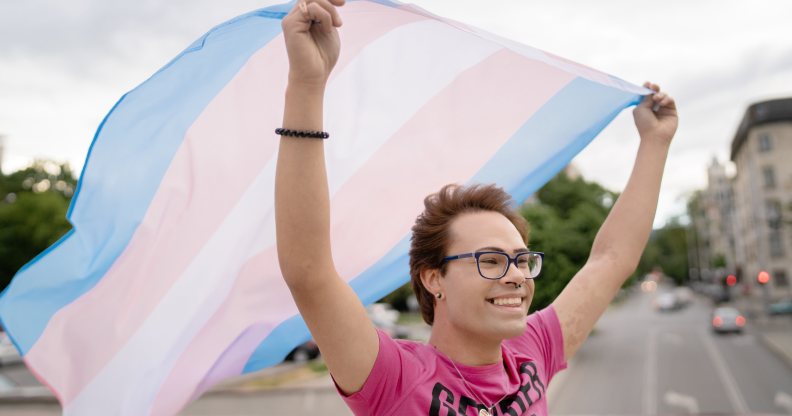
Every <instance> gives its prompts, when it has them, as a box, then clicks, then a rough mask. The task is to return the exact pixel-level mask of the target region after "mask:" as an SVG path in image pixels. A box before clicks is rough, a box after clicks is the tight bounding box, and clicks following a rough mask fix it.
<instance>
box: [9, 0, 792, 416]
mask: <svg viewBox="0 0 792 416" xmlns="http://www.w3.org/2000/svg"><path fill="white" fill-rule="evenodd" d="M274 3H275V2H272V1H263V2H254V1H247V0H239V1H233V2H226V3H224V4H222V5H220V4H215V2H210V1H207V0H197V1H192V2H189V3H188V2H186V1H172V2H168V3H167V4H160V3H158V2H154V1H143V2H137V3H131V2H99V1H96V0H79V1H75V2H69V3H61V2H54V1H43V0H42V1H35V2H15V3H13V4H3V5H2V6H0V10H2V12H0V35H1V36H2V38H3V39H8V40H9V41H7V42H2V43H0V62H2V65H0V288H4V287H5V286H6V285H7V284H8V282H9V281H10V280H11V278H12V277H13V275H14V274H15V273H16V271H17V270H18V269H19V268H20V267H22V266H23V265H24V264H25V263H27V262H28V261H30V260H31V259H33V258H34V257H35V256H36V255H38V254H39V253H40V252H42V251H43V250H45V249H46V248H47V247H48V246H49V245H51V244H52V243H54V242H55V241H57V239H58V238H60V237H61V236H62V235H63V234H65V233H66V232H67V231H68V230H69V228H70V225H69V223H68V221H67V220H66V219H65V215H66V212H67V209H68V206H69V203H70V201H71V198H72V196H73V195H74V193H75V190H76V188H77V179H78V176H79V174H78V172H79V171H80V170H81V169H82V165H83V162H84V159H85V155H86V154H87V150H88V147H89V145H90V143H91V139H92V137H93V133H94V131H95V129H96V127H97V126H98V125H99V123H100V122H101V120H102V118H103V117H104V115H105V114H106V113H107V111H109V110H110V108H111V107H112V105H113V104H114V103H115V101H116V100H117V99H118V98H119V97H120V96H121V95H122V94H123V93H124V92H126V91H128V90H130V89H132V88H134V86H135V85H137V84H139V83H140V82H142V81H144V80H145V79H146V78H147V77H148V76H149V75H150V74H151V73H153V72H154V71H156V70H157V69H158V68H159V67H160V66H162V65H163V64H165V63H166V62H167V61H169V60H170V58H172V57H173V56H175V55H176V54H178V53H179V52H180V50H181V49H182V48H184V47H185V46H186V45H188V44H189V43H190V42H191V41H192V40H193V39H195V38H197V37H199V36H200V35H202V34H203V33H204V32H206V31H207V30H208V29H209V28H210V27H212V26H214V25H216V24H219V23H221V22H222V21H224V20H226V19H228V18H231V17H233V16H236V15H238V14H241V13H244V12H247V11H249V10H252V9H256V8H260V7H265V6H268V5H270V4H274ZM415 3H416V4H418V5H420V6H422V7H424V8H427V9H428V10H430V11H432V12H434V13H437V14H441V15H443V16H448V17H450V18H453V19H457V20H460V21H464V22H466V23H469V24H471V25H474V26H478V27H481V28H483V29H485V30H488V31H491V32H495V33H497V34H500V35H502V36H505V37H508V38H511V39H515V40H517V41H520V42H523V43H526V44H529V45H532V46H535V47H538V48H540V49H544V50H547V51H550V52H552V53H554V54H557V55H561V56H564V57H566V58H569V59H572V60H574V61H577V62H581V63H583V64H586V65H589V66H592V67H595V68H597V69H600V70H603V71H605V72H608V73H611V74H613V75H616V76H619V77H621V78H624V79H625V80H627V81H630V82H634V83H641V82H643V81H645V80H647V79H648V80H652V81H653V82H656V83H659V84H661V85H662V86H663V88H664V89H665V90H667V91H669V92H670V93H671V94H672V95H674V96H675V97H676V98H677V102H678V105H679V108H680V129H679V132H678V134H677V137H676V139H675V142H674V145H673V146H672V151H671V156H670V158H669V164H668V168H667V171H666V176H665V178H664V185H663V191H662V194H661V200H660V207H659V208H658V214H657V217H656V221H655V229H654V231H653V233H652V237H651V240H650V242H649V245H648V246H647V249H646V251H645V253H644V256H643V258H642V260H641V263H640V266H639V267H638V270H637V271H636V273H635V274H634V275H633V277H632V278H631V279H630V280H629V281H628V282H627V283H626V284H625V287H624V288H623V290H622V292H621V293H620V295H619V297H618V298H617V300H616V301H615V302H614V304H613V305H612V306H611V308H609V310H608V311H607V312H606V314H605V316H604V317H603V318H602V320H601V321H600V322H599V323H598V325H597V327H596V329H595V331H594V333H593V334H592V336H591V337H590V339H589V340H588V341H587V342H586V344H585V345H584V347H583V348H582V349H581V350H580V352H579V354H578V355H577V356H576V357H575V358H574V359H573V360H572V362H570V363H569V368H568V369H567V370H565V371H564V372H562V373H560V374H559V375H558V376H557V377H556V378H555V379H554V380H553V383H552V384H551V385H550V390H549V392H548V397H549V401H550V409H551V413H552V414H559V415H577V414H602V415H606V414H607V415H614V414H624V415H629V414H643V415H653V414H781V415H789V414H792V287H790V284H789V280H790V277H792V163H790V162H789V161H790V160H792V37H790V36H789V29H788V26H789V16H792V4H788V3H785V2H780V1H757V2H751V3H747V2H737V1H699V2H695V3H690V2H676V1H671V2H665V3H664V4H661V5H653V6H652V7H651V8H649V7H647V6H644V7H637V6H636V5H635V4H634V2H628V1H626V0H624V1H612V2H607V3H605V4H603V3H597V4H589V3H587V2H583V1H570V2H563V4H541V5H538V4H535V3H529V2H519V1H505V0H503V1H494V0H493V1H490V2H487V3H481V2H473V1H468V0H455V1H453V2H451V1H443V0H425V1H416V2H415ZM43 10H45V11H46V12H42V11H43ZM342 34H343V32H342ZM637 145H638V139H637V135H636V134H635V132H634V127H633V126H632V117H630V114H629V113H625V114H622V115H621V116H619V117H618V118H617V119H616V120H615V121H614V122H613V123H612V124H611V125H610V126H609V127H608V128H607V129H606V130H605V131H604V132H603V133H602V134H601V135H600V137H598V138H597V139H596V140H595V141H594V143H592V145H590V146H589V147H588V148H587V149H585V150H584V151H583V152H582V153H581V154H580V155H579V156H578V157H577V158H576V159H575V160H574V161H573V162H572V164H571V165H569V166H568V167H567V168H566V169H565V170H564V171H563V172H562V173H560V174H559V175H558V176H557V177H555V178H554V179H553V180H552V181H550V182H549V183H548V184H547V185H546V186H544V187H543V188H542V189H541V190H540V191H538V192H537V193H536V194H535V195H534V196H532V197H531V198H530V199H529V200H528V201H526V202H525V204H524V205H523V206H522V207H521V212H522V213H523V215H524V216H525V217H526V219H528V221H529V222H530V224H531V247H532V248H536V249H539V250H541V251H544V252H546V253H548V254H550V255H548V256H547V257H546V262H545V266H544V269H543V274H542V278H541V280H539V281H537V292H536V294H535V297H534V300H533V304H532V310H536V309H538V308H542V307H545V306H547V305H548V304H549V303H550V302H552V300H553V299H554V298H555V297H556V296H557V294H558V293H559V292H560V291H561V289H563V287H564V286H565V285H566V283H567V282H568V281H569V279H570V278H571V277H572V276H573V275H574V273H575V272H576V271H577V270H579V268H580V267H581V266H582V265H583V263H584V262H585V260H586V258H587V257H588V253H589V249H590V247H591V243H592V241H593V238H594V235H595V234H596V231H597V229H598V228H599V226H600V225H601V223H602V221H603V220H604V218H605V216H606V215H607V213H608V211H609V209H610V207H611V205H612V204H613V202H614V201H615V200H616V198H618V194H619V190H620V189H621V188H622V187H623V186H624V183H625V181H626V178H627V176H628V175H629V171H630V169H631V164H632V160H633V156H634V153H635V150H636V149H637ZM369 315H370V317H371V318H372V320H373V321H374V322H375V323H376V324H377V325H378V326H380V327H382V328H385V329H386V330H387V331H389V332H390V333H391V334H392V335H393V336H395V337H400V338H410V339H418V340H425V339H427V338H428V333H429V328H428V327H427V326H426V325H424V324H423V323H422V321H421V319H420V316H419V314H418V313H417V312H416V302H415V300H414V298H413V296H412V292H411V290H410V288H409V286H408V285H406V286H404V287H402V288H400V289H399V290H397V291H396V292H394V293H392V294H391V295H389V296H387V297H386V298H384V299H382V300H381V301H380V302H379V303H377V304H375V305H372V306H370V307H369ZM319 410H321V411H322V412H323V413H324V414H338V415H347V414H351V413H349V411H348V410H346V408H345V406H344V405H343V403H342V402H341V400H340V399H339V398H338V397H337V393H336V392H335V390H334V388H333V386H332V382H331V381H330V379H329V376H328V375H327V372H326V369H325V367H324V365H323V364H322V359H321V355H320V354H319V351H318V350H317V349H316V346H315V345H314V344H312V343H311V342H308V343H306V344H304V345H301V346H300V347H298V348H297V349H295V350H294V351H293V352H292V353H291V354H290V355H289V357H287V361H286V362H284V363H283V364H282V365H279V366H276V367H274V368H270V369H267V370H264V371H262V372H260V373H255V374H252V375H248V376H246V377H244V378H241V379H234V380H230V381H229V382H227V383H224V384H223V385H221V386H219V387H218V388H216V389H215V390H213V391H212V392H210V393H209V394H207V395H206V396H205V397H203V398H202V399H200V400H199V401H197V402H196V403H194V404H193V405H192V406H191V407H189V408H188V409H186V410H185V411H184V412H183V414H185V415H247V414H270V413H280V414H305V413H308V412H313V411H319ZM59 413H60V411H59V408H58V406H57V402H56V401H55V399H54V398H53V397H52V396H51V395H50V394H49V392H48V390H47V389H46V388H45V387H43V386H41V385H40V384H39V383H38V382H37V381H36V379H35V377H34V376H33V375H32V374H30V373H29V372H28V371H27V370H26V369H25V367H24V365H22V364H21V360H20V358H19V356H18V354H17V353H16V351H15V349H14V348H13V346H12V345H11V344H10V342H9V340H8V339H7V337H6V336H5V334H1V333H0V415H6V414H8V415H54V414H59Z"/></svg>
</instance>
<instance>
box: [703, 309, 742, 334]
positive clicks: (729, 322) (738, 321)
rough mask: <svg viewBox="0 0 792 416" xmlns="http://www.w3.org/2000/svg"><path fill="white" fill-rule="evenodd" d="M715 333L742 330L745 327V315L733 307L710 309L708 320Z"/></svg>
mask: <svg viewBox="0 0 792 416" xmlns="http://www.w3.org/2000/svg"><path fill="white" fill-rule="evenodd" d="M710 325H711V326H712V330H713V331H714V332H716V333H719V334H720V333H726V332H742V331H743V328H745V317H744V316H743V315H742V314H741V313H740V311H738V310H737V309H735V308H732V307H721V308H715V310H714V311H712V320H711V322H710Z"/></svg>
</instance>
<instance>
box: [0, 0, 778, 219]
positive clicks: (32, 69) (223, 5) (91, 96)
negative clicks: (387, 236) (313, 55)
mask: <svg viewBox="0 0 792 416" xmlns="http://www.w3.org/2000/svg"><path fill="white" fill-rule="evenodd" d="M276 3H279V2H278V1H252V0H229V1H223V2H219V1H210V0H190V1H185V0H169V1H167V2H166V1H157V0H137V1H134V2H133V1H129V0H126V1H125V0H111V1H108V0H101V1H100V0H71V1H68V2H63V1H54V0H31V1H24V2H22V1H17V2H10V1H5V2H2V3H0V39H3V42H0V135H2V136H5V138H4V142H5V154H4V159H3V171H4V172H5V173H10V172H12V171H14V170H16V169H18V168H21V167H24V166H25V165H27V164H28V163H30V162H31V161H32V160H33V159H35V158H47V159H54V160H56V161H63V162H68V163H69V164H70V165H71V166H72V167H73V168H74V169H76V170H77V171H79V170H81V169H82V166H83V163H84V160H85V156H86V154H87V152H88V147H89V146H90V144H91V141H92V139H93V136H94V133H95V131H96V128H97V127H98V125H99V123H100V122H101V120H102V119H103V118H104V116H105V115H106V114H107V112H108V111H109V110H110V109H111V108H112V106H113V104H115V102H116V101H117V100H118V99H119V98H120V97H121V96H122V95H123V94H124V93H125V92H127V91H129V90H131V89H133V88H134V87H135V86H137V85H138V84H140V83H141V82H143V81H144V80H146V79H147V78H148V77H149V76H150V75H151V74H153V73H154V72H155V71H156V70H157V69H159V68H160V67H161V66H163V65H164V64H165V63H167V62H168V61H169V60H170V59H171V58H173V57H174V56H176V55H177V54H178V53H179V52H180V51H181V50H182V49H184V48H185V47H186V46H187V45H189V44H190V43H191V42H192V41H193V40H195V39H196V38H198V37H200V36H201V35H202V34H204V33H205V32H206V31H208V30H209V29H210V28H211V27H213V26H215V25H217V24H219V23H222V22H223V21H225V20H228V19H230V18H232V17H235V16H237V15H240V14H242V13H245V12H248V11H251V10H254V9H257V8H262V7H266V6H269V5H272V4H276ZM412 3H415V4H417V5H419V6H421V7H423V8H425V9H427V10H429V11H431V12H433V13H436V14H439V15H442V16H445V17H449V18H452V19H455V20H459V21H462V22H465V23H467V24H470V25H473V26H477V27H479V28H482V29H484V30H487V31H490V32H493V33H496V34H498V35H501V36H504V37H507V38H510V39H513V40H516V41H519V42H522V43H525V44H528V45H531V46H533V47H536V48H539V49H543V50H546V51H548V52H551V53H554V54H556V55H560V56H563V57H565V58H568V59H571V60H574V61H577V62H580V63H582V64H585V65H588V66H591V67H594V68H596V69H599V70H601V71H604V72H607V73H609V74H612V75H615V76H617V77H620V78H622V79H624V80H626V81H629V82H633V83H636V84H640V83H642V82H644V81H646V80H651V81H652V82H655V83H657V84H660V85H661V87H662V88H663V90H665V91H667V92H669V93H670V94H671V95H672V96H673V97H674V98H675V99H676V101H677V105H678V108H679V113H680V126H679V130H678V131H677V135H676V137H675V139H674V142H673V145H672V147H671V153H670V156H669V159H668V164H667V168H666V173H665V176H664V179H663V188H662V192H661V197H660V203H659V207H658V213H657V217H656V221H655V226H662V225H663V224H664V223H665V222H666V221H667V220H669V219H670V218H672V217H674V216H678V215H680V214H683V213H684V209H685V208H684V207H685V200H686V198H687V197H688V196H689V195H690V194H691V193H692V192H693V191H694V190H696V189H700V188H703V187H705V186H706V180H707V178H706V167H707V165H708V164H709V163H710V162H711V160H712V159H713V157H717V158H718V159H719V160H720V161H721V162H727V161H728V159H729V149H730V145H731V141H732V139H733V137H734V134H735V132H736V129H737V126H738V125H739V123H740V120H741V119H742V116H743V114H744V112H745V109H746V108H747V107H748V106H749V105H750V104H752V103H754V102H757V101H762V100H767V99H774V98H783V97H791V96H792V36H790V33H792V32H790V29H789V24H790V23H789V22H790V16H792V2H788V1H785V0H779V1H769V0H757V1H752V2H747V1H732V0H696V1H690V0H666V1H663V2H653V3H649V2H644V1H636V0H613V1H596V2H594V1H590V0H574V1H572V0H570V1H555V2H549V1H546V2H538V1H529V0H488V1H486V2H484V1H472V0H415V1H413V2H412ZM342 30H343V28H342ZM342 36H343V32H342ZM638 143H639V138H638V135H637V133H636V132H635V128H634V126H633V122H632V114H631V111H629V110H627V111H624V112H623V113H622V114H621V115H620V116H619V117H617V119H616V120H614V122H613V123H612V124H611V125H610V126H609V127H608V128H606V130H604V131H603V132H602V133H601V134H600V136H599V137H598V138H597V139H595V140H594V142H593V143H592V144H591V145H590V146H589V147H587V148H586V149H585V150H584V151H583V152H581V154H580V155H578V156H577V157H576V158H575V160H574V161H573V163H574V164H575V166H576V167H577V169H578V170H579V171H580V172H581V173H582V174H583V176H584V177H585V178H586V179H588V180H593V181H596V182H599V183H600V184H602V185H604V186H605V187H606V188H608V189H611V190H614V191H621V190H622V189H623V188H624V185H625V184H626V182H627V178H628V177H629V174H630V170H631V169H632V163H633V160H634V156H635V152H636V150H637V148H638Z"/></svg>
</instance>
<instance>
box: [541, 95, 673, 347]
mask: <svg viewBox="0 0 792 416" xmlns="http://www.w3.org/2000/svg"><path fill="white" fill-rule="evenodd" d="M644 86H646V87H649V88H651V89H653V90H654V91H656V93H655V94H653V95H651V96H647V97H645V98H644V100H643V101H642V102H641V104H639V105H638V106H637V107H636V108H635V110H634V111H633V117H634V119H635V125H636V127H637V128H638V133H639V135H640V136H641V144H640V146H639V148H638V155H637V156H636V158H635V165H634V166H633V171H632V174H631V175H630V179H629V181H628V182H627V186H626V187H625V188H624V192H623V193H622V194H621V196H620V197H619V199H618V200H617V201H616V204H615V205H614V206H613V209H611V212H610V214H609V215H608V218H606V219H605V223H603V224H602V227H601V228H600V230H599V232H598V233H597V237H596V238H595V239H594V246H593V247H592V248H591V255H590V256H589V259H588V261H587V262H586V264H585V266H583V268H582V269H580V271H579V272H578V273H577V274H576V275H575V277H574V278H572V280H571V281H570V282H569V284H568V285H567V286H566V288H564V290H563V291H562V292H561V294H560V295H558V298H556V300H555V301H554V302H553V306H554V308H555V310H556V313H557V315H558V319H559V321H560V322H561V331H562V333H563V336H564V355H565V356H566V359H570V358H572V356H573V355H574V354H575V352H576V351H577V350H578V348H580V346H581V345H582V344H583V341H585V340H586V338H587V337H588V334H589V333H590V332H591V329H592V328H594V324H595V323H596V322H597V320H598V319H599V318H600V316H602V313H603V312H605V308H607V307H608V304H610V302H611V301H612V300H613V298H614V297H615V296H616V293H617V292H618V291H619V288H621V286H622V285H623V284H624V282H625V280H627V278H628V277H630V275H631V274H632V273H633V272H634V271H635V268H636V267H638V261H639V260H640V258H641V253H643V250H644V247H645V246H646V242H647V240H648V239H649V233H650V232H651V231H652V222H653V221H654V216H655V210H656V209H657V199H658V196H659V193H660V181H661V179H662V177H663V168H664V166H665V161H666V157H667V156H668V148H669V146H670V145H671V139H672V137H673V136H674V132H676V128H677V112H676V105H675V103H674V100H673V99H672V98H671V97H669V96H668V95H666V94H665V93H661V92H660V88H659V87H658V86H657V85H654V84H649V83H646V84H644ZM653 107H654V108H657V109H658V110H657V111H653Z"/></svg>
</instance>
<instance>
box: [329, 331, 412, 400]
mask: <svg viewBox="0 0 792 416" xmlns="http://www.w3.org/2000/svg"><path fill="white" fill-rule="evenodd" d="M377 333H378V335H379V352H378V353H377V359H376V360H375V361H374V367H373V368H372V369H371V373H369V376H368V378H367V379H366V381H365V383H363V387H362V388H361V389H360V390H359V391H357V392H355V393H352V394H350V395H346V394H344V393H343V392H342V391H341V390H340V389H338V385H336V389H338V392H339V393H340V394H341V397H342V398H343V399H344V401H345V402H346V404H347V405H348V406H349V408H350V409H352V412H354V413H355V414H356V415H379V414H387V412H388V411H389V410H390V409H391V408H392V407H393V406H394V405H395V404H396V402H397V401H398V399H399V398H402V397H405V396H406V395H407V394H408V393H409V392H410V390H411V389H413V388H415V386H416V384H417V383H415V381H416V380H417V379H418V377H419V376H420V373H421V372H422V371H423V370H424V366H423V365H422V363H421V362H420V360H419V358H418V357H417V356H416V355H415V354H414V353H413V351H412V350H410V349H407V348H404V347H403V346H400V345H399V344H398V343H397V342H396V341H394V340H393V339H392V338H391V337H389V336H388V334H386V333H385V332H383V331H381V330H379V329H378V330H377ZM405 381H411V382H410V383H406V382H405Z"/></svg>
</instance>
